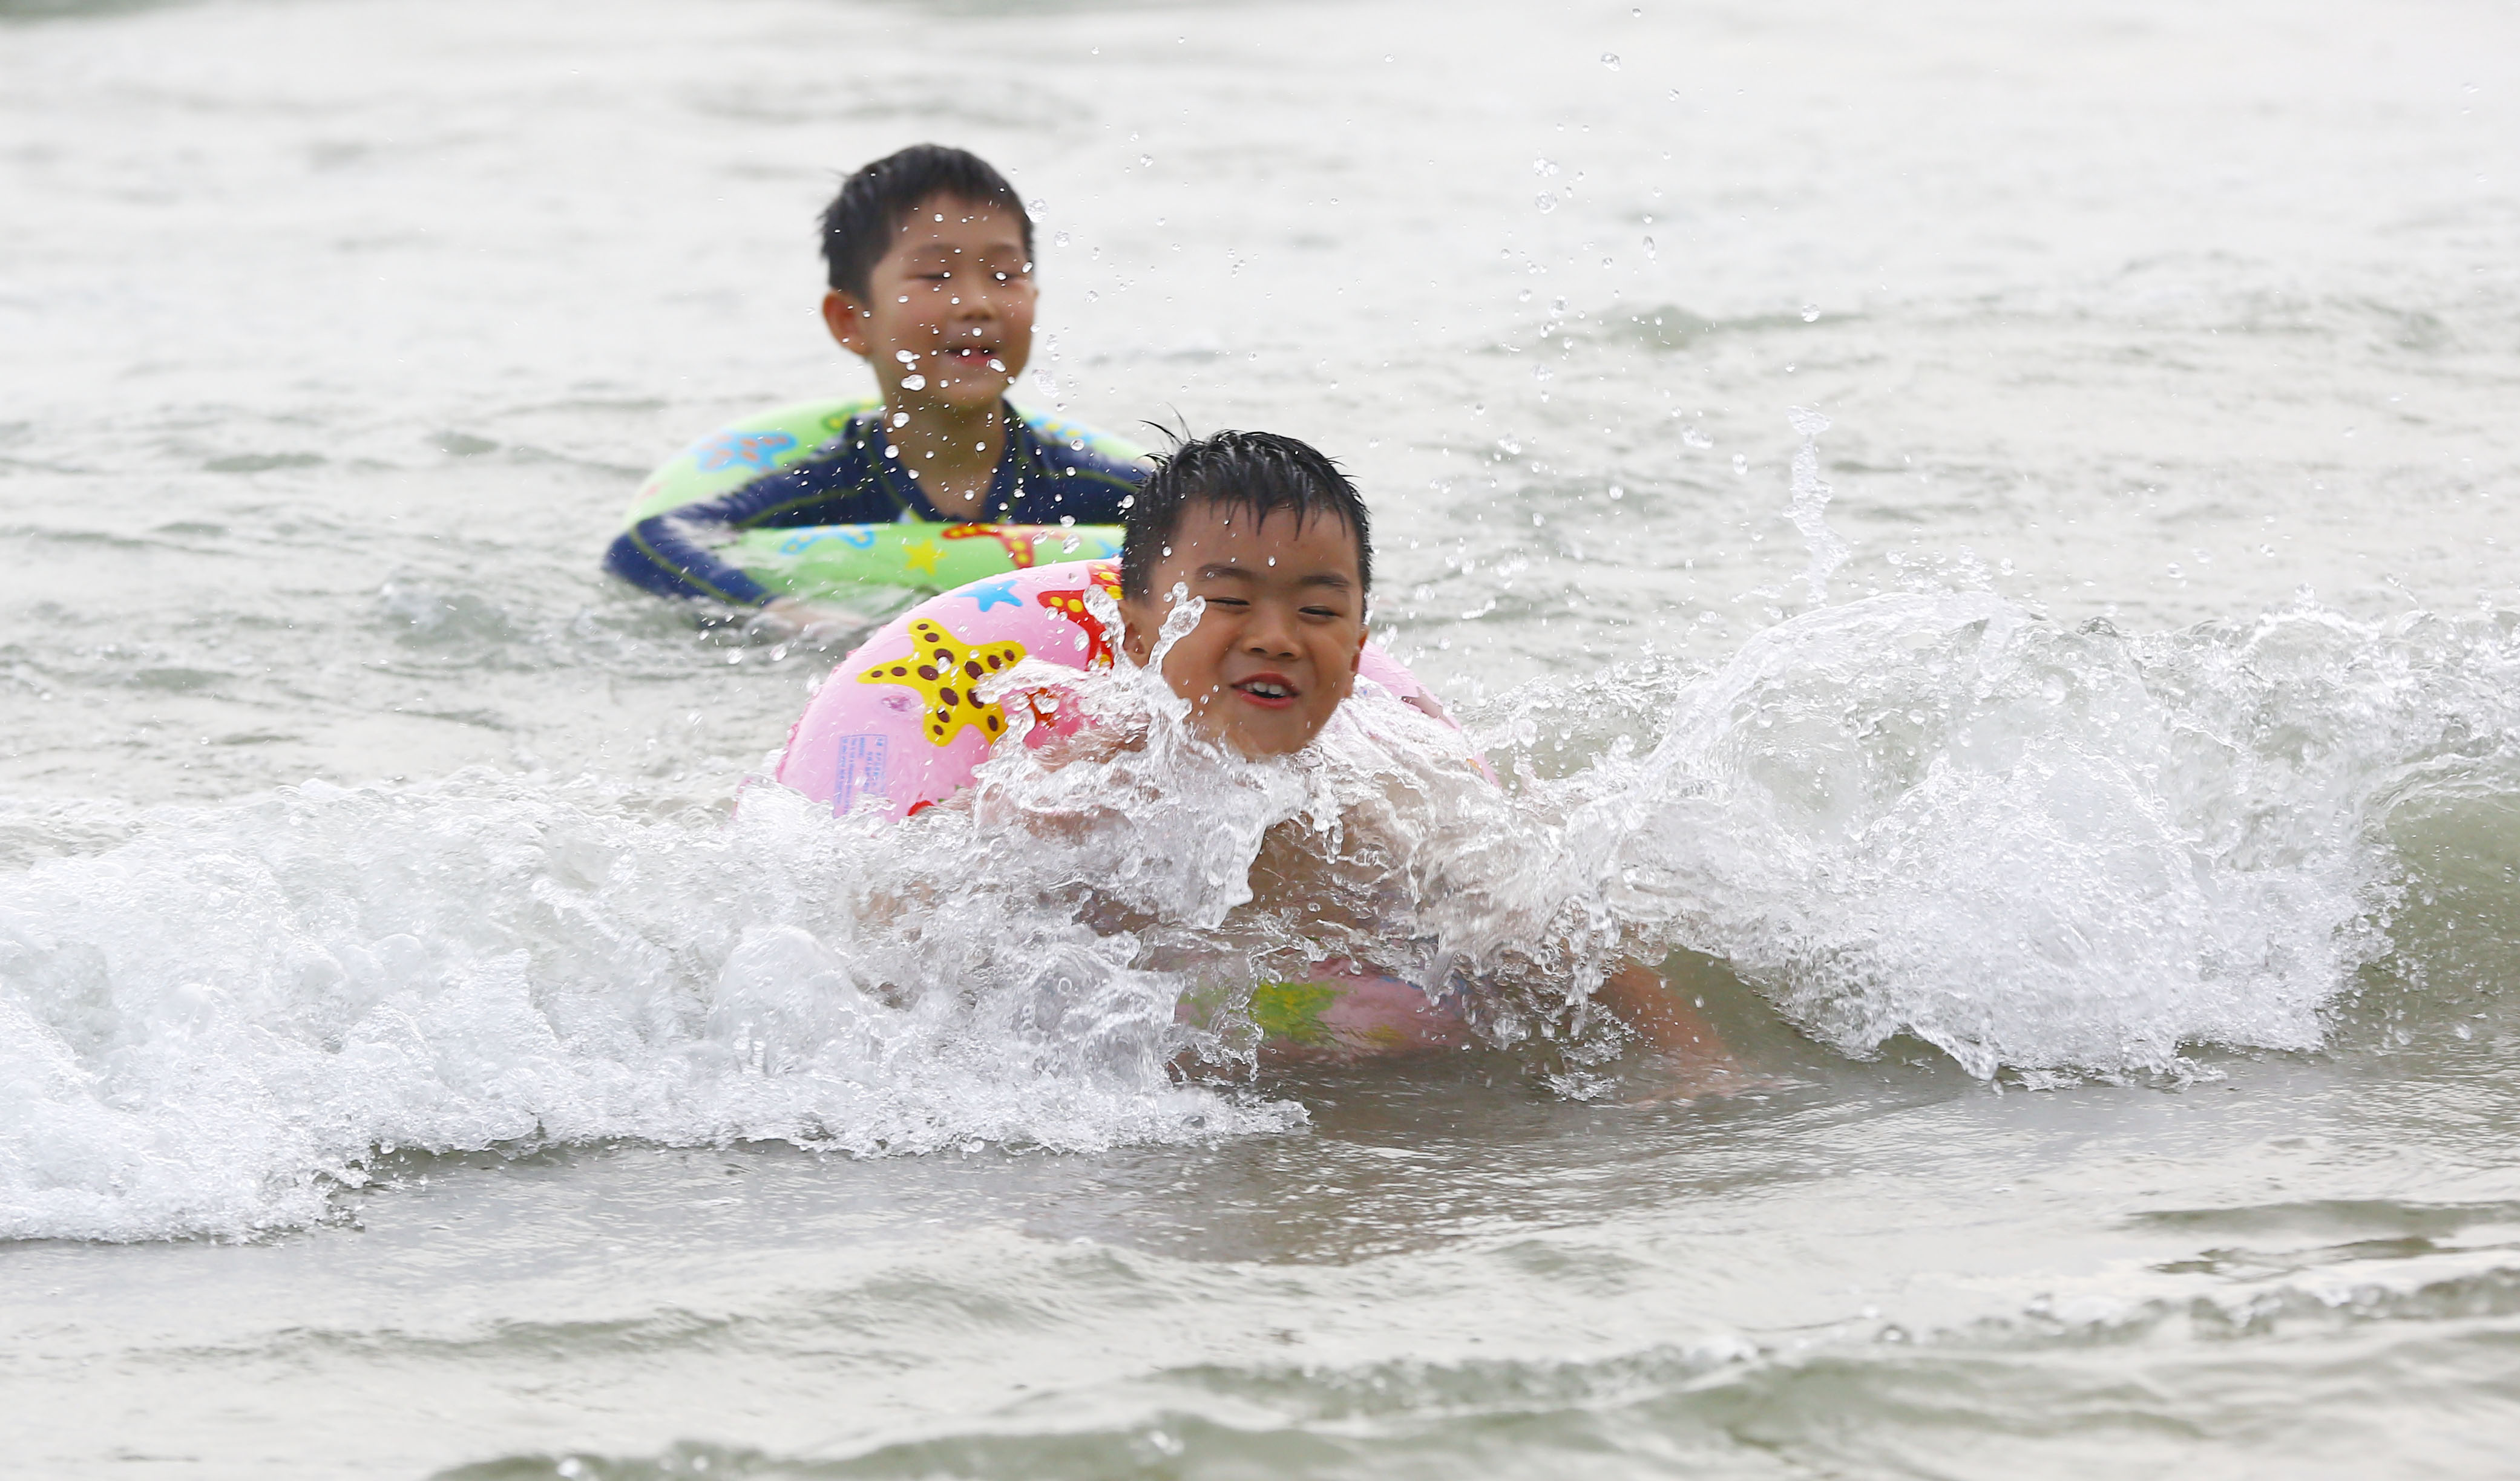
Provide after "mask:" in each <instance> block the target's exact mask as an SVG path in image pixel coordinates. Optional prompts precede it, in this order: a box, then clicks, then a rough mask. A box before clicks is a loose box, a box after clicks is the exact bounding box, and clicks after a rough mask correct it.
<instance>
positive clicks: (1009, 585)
mask: <svg viewBox="0 0 2520 1481" xmlns="http://www.w3.org/2000/svg"><path fill="white" fill-rule="evenodd" d="M963 595H964V596H966V597H968V598H970V599H971V600H972V601H974V602H977V603H978V604H980V610H982V611H984V612H985V611H987V610H988V609H989V608H990V607H993V606H997V605H998V604H999V603H1001V602H1003V603H1005V604H1006V605H1007V606H1013V607H1020V606H1023V599H1022V598H1020V597H1017V596H1016V595H1015V578H1014V577H1012V576H1001V577H999V578H998V579H997V580H995V581H982V582H979V583H977V584H975V585H973V586H972V588H971V589H970V590H969V591H967V592H965V593H964V594H963Z"/></svg>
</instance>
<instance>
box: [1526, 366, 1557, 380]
mask: <svg viewBox="0 0 2520 1481" xmlns="http://www.w3.org/2000/svg"><path fill="white" fill-rule="evenodd" d="M1555 374H1557V373H1556V372H1555V371H1553V370H1551V369H1550V368H1549V367H1548V366H1545V365H1535V366H1533V367H1532V368H1531V379H1532V380H1534V381H1546V380H1548V379H1549V378H1550V377H1552V376H1553V375H1555Z"/></svg>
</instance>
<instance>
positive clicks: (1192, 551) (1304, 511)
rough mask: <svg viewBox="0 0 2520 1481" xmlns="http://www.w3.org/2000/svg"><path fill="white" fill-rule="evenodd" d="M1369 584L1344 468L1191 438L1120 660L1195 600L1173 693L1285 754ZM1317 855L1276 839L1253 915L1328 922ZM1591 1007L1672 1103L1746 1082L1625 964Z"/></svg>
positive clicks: (1130, 534) (1229, 440)
mask: <svg viewBox="0 0 2520 1481" xmlns="http://www.w3.org/2000/svg"><path fill="white" fill-rule="evenodd" d="M1372 578H1373V524H1372V521H1371V520H1370V519H1369V517H1368V516H1367V514H1366V509H1365V501H1364V499H1363V498H1361V497H1360V496H1359V495H1358V493H1357V490H1356V485H1355V484H1354V483H1353V482H1351V481H1349V479H1348V477H1347V475H1346V474H1344V473H1342V472H1340V471H1339V470H1338V467H1337V465H1335V464H1333V463H1331V462H1330V460H1329V459H1328V458H1326V457H1324V456H1323V455H1322V454H1321V453H1320V452H1319V451H1318V450H1316V449H1315V448H1313V447H1311V446H1309V445H1308V444H1306V443H1303V442H1299V441H1297V440H1296V439H1294V438H1292V437H1286V436H1281V435H1279V434H1277V433H1274V432H1218V433H1215V434H1214V435H1212V436H1207V437H1201V438H1197V439H1195V440H1193V441H1190V442H1185V443H1183V444H1181V445H1180V446H1179V447H1177V448H1175V449H1174V450H1173V452H1172V455H1171V456H1170V457H1168V458H1164V459H1160V460H1159V461H1158V464H1157V467H1156V471H1155V473H1154V476H1153V477H1152V478H1150V479H1149V480H1148V482H1147V485H1146V487H1145V488H1144V489H1142V490H1140V492H1139V496H1138V501H1137V504H1136V505H1135V506H1134V507H1133V508H1132V509H1131V510H1130V511H1129V517H1128V529H1127V533H1126V537H1125V541H1124V544H1123V545H1122V548H1121V556H1120V604H1119V605H1120V615H1121V618H1122V621H1123V623H1124V633H1123V637H1122V645H1123V649H1124V651H1126V652H1127V653H1128V654H1129V656H1130V657H1132V658H1133V659H1135V660H1136V661H1137V662H1138V663H1140V664H1141V665H1143V664H1145V663H1147V662H1148V660H1149V658H1150V657H1151V655H1152V653H1153V650H1154V646H1155V643H1156V641H1157V639H1158V638H1159V637H1160V635H1161V634H1162V632H1163V627H1164V621H1165V619H1166V618H1167V617H1168V616H1170V615H1171V614H1172V611H1173V609H1174V607H1175V606H1178V605H1179V604H1181V603H1183V602H1186V601H1189V600H1192V599H1196V600H1197V601H1198V602H1199V603H1200V604H1201V608H1200V611H1199V615H1198V621H1197V623H1196V624H1195V625H1194V626H1193V627H1192V628H1190V630H1189V631H1187V632H1184V633H1182V634H1180V635H1179V636H1178V637H1177V638H1176V639H1175V640H1174V642H1173V644H1172V646H1171V647H1170V648H1169V649H1167V650H1166V651H1165V652H1164V657H1163V667H1162V670H1161V672H1162V676H1163V680H1164V683H1165V685H1166V686H1167V687H1168V688H1170V689H1171V690H1172V692H1173V693H1174V694H1175V695H1176V696H1180V697H1181V698H1182V699H1184V700H1186V701H1188V702H1189V704H1190V706H1191V724H1192V725H1193V728H1195V729H1196V730H1198V731H1199V732H1200V733H1202V734H1204V735H1205V736H1207V737H1208V739H1210V740H1215V741H1216V742H1218V743H1219V744H1221V745H1223V746H1224V747H1225V748H1227V749H1229V750H1232V751H1235V752H1238V753H1239V754H1241V755H1243V756H1246V757H1263V756H1283V755H1289V754H1292V753H1293V752H1295V751H1299V750H1301V749H1303V748H1304V747H1305V746H1307V745H1310V744H1311V743H1312V742H1313V740H1314V739H1315V738H1316V737H1318V736H1319V735H1320V734H1321V733H1322V728H1323V727H1324V726H1326V725H1328V723H1329V718H1330V716H1331V714H1332V713H1333V712H1334V711H1336V710H1337V708H1338V706H1339V704H1340V702H1341V701H1343V700H1345V699H1346V698H1347V697H1348V696H1349V695H1350V693H1352V692H1353V690H1354V688H1355V684H1356V674H1357V664H1358V661H1359V658H1360V656H1361V655H1362V654H1363V652H1364V651H1365V641H1366V611H1367V607H1366V598H1367V592H1368V586H1369V583H1370V582H1371V580H1372ZM1087 753H1088V754H1090V748H1089V750H1088V751H1087ZM1276 834H1284V836H1276ZM1307 840H1311V841H1309V842H1308V841H1307ZM1317 843H1318V840H1317V839H1313V835H1312V832H1311V830H1285V829H1283V828H1282V829H1281V830H1273V837H1272V839H1271V840H1270V841H1269V842H1267V843H1264V845H1263V848H1262V857H1261V859H1260V860H1259V861H1257V862H1255V865H1254V867H1253V871H1252V878H1251V882H1252V887H1253V892H1254V904H1255V905H1256V906H1257V907H1259V908H1261V909H1279V910H1285V911H1293V910H1295V909H1297V908H1299V906H1300V907H1302V908H1307V909H1310V910H1319V909H1320V908H1321V905H1322V899H1323V896H1324V894H1325V893H1326V892H1325V891H1323V890H1322V889H1321V888H1320V882H1321V875H1322V869H1323V864H1322V861H1321V860H1320V859H1319V858H1318V857H1317V856H1314V855H1312V854H1310V853H1309V852H1308V849H1309V848H1311V847H1313V846H1317ZM1273 897H1275V898H1276V899H1277V900H1278V901H1279V902H1280V903H1279V904H1277V905H1275V906H1272V905H1271V903H1270V902H1271V900H1272V898H1273ZM1312 919H1314V920H1316V921H1318V920H1322V919H1324V918H1322V917H1320V916H1318V915H1316V916H1314V917H1313V918H1312ZM1594 1001H1595V1002H1597V1003H1598V1004H1600V1005H1601V1006H1602V1007H1603V1008H1606V1009H1608V1010H1610V1012H1611V1013H1613V1014H1614V1015H1616V1016H1617V1017H1618V1018H1619V1020H1620V1021H1622V1022H1623V1023H1625V1024H1627V1026H1628V1027H1629V1028H1630V1029H1632V1030H1634V1031H1635V1032H1636V1034H1637V1035H1638V1037H1640V1038H1642V1039H1643V1040H1644V1042H1645V1043H1646V1044H1647V1045H1649V1046H1650V1047H1652V1048H1653V1049H1654V1050H1656V1051H1657V1052H1659V1053H1660V1054H1661V1055H1664V1056H1666V1058H1667V1060H1668V1061H1670V1062H1671V1063H1672V1065H1673V1066H1674V1069H1675V1074H1674V1075H1673V1076H1672V1077H1671V1080H1670V1083H1669V1084H1668V1085H1667V1086H1666V1087H1665V1088H1664V1093H1665V1094H1669V1095H1697V1094H1704V1093H1708V1092H1712V1091H1720V1090H1726V1089H1731V1088H1736V1087H1738V1086H1740V1085H1742V1084H1744V1083H1746V1077H1744V1076H1743V1075H1741V1073H1740V1068H1739V1066H1738V1065H1737V1064H1736V1063H1735V1062H1734V1061H1733V1056H1732V1055H1731V1054H1730V1052H1729V1051H1727V1050H1726V1049H1725V1048H1724V1045H1723V1043H1722V1041H1721V1040H1720V1039H1718V1038H1717V1037H1716V1034H1715V1031H1714V1028H1713V1026H1712V1025H1710V1024H1709V1023H1708V1022H1707V1021H1706V1020H1705V1019H1704V1018H1703V1017H1702V1016H1700V1015H1699V1014H1698V1013H1696V1012H1695V1011H1694V1010H1691V1009H1690V1008H1688V1006H1687V1005H1686V1004H1684V1003H1682V1002H1681V1000H1680V998H1679V996H1678V995H1677V994H1675V993H1674V992H1673V991H1672V990H1671V988H1670V987H1669V986H1668V985H1667V984H1666V983H1665V982H1664V981H1663V979H1662V977H1661V975H1660V974H1659V973H1657V972H1655V971H1653V970H1652V969H1650V968H1648V967H1645V966H1643V965H1638V964H1636V963H1629V964H1627V965H1623V966H1621V967H1619V968H1617V969H1616V970H1613V971H1612V972H1610V973H1609V975H1608V976H1607V977H1606V978H1604V979H1603V981H1602V983H1601V986H1600V988H1599V989H1598V992H1597V993H1596V994H1595V997H1594ZM1442 1014H1443V1010H1440V1009H1437V1008H1436V1007H1435V1006H1434V1005H1432V1004H1424V1005H1411V1006H1410V1011H1408V1012H1407V1013H1405V1014H1403V1015H1402V1016H1400V1017H1398V1018H1394V1019H1392V1020H1391V1021H1388V1022H1383V1023H1378V1024H1375V1025H1374V1026H1373V1031H1372V1032H1370V1033H1368V1034H1367V1035H1365V1036H1364V1037H1362V1038H1360V1040H1359V1043H1360V1044H1372V1043H1384V1044H1388V1045H1390V1046H1391V1047H1393V1048H1411V1047H1425V1046H1427V1045H1430V1044H1438V1043H1443V1042H1448V1041H1447V1039H1446V1036H1445V1034H1444V1033H1443V1031H1442V1028H1441V1025H1440V1024H1438V1023H1437V1022H1435V1021H1434V1020H1435V1019H1437V1018H1439V1017H1441V1016H1442ZM1456 1026H1458V1024H1456ZM1377 1035H1379V1036H1382V1037H1376V1036H1377ZM1449 1042H1458V1040H1457V1039H1455V1040H1451V1041H1449Z"/></svg>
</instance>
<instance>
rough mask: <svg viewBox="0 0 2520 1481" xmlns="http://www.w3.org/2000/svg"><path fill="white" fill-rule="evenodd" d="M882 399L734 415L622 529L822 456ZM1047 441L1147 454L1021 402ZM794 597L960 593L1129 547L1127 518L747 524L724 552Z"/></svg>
mask: <svg viewBox="0 0 2520 1481" xmlns="http://www.w3.org/2000/svg"><path fill="white" fill-rule="evenodd" d="M881 404H882V403H881V402H878V401H875V400H871V399H862V400H856V401H799V402H796V403H794V404H793V405H789V406H781V407H773V408H772V409H770V410H769V411H765V412H759V413H756V414H754V415H752V416H749V417H746V418H743V419H742V420H741V421H738V422H733V423H729V424H728V425H727V426H722V427H720V428H718V429H717V430H716V431H714V432H711V433H709V434H708V435H707V436H705V437H702V438H700V439H699V440H698V441H697V442H695V443H693V444H692V445H691V446H689V447H687V448H685V449H683V450H682V451H681V452H679V453H676V454H675V455H674V456H672V457H671V458H668V459H666V460H665V462H664V464H663V465H662V466H660V467H659V468H658V469H657V470H656V471H654V472H652V473H650V474H649V475H648V478H647V481H646V482H644V483H642V484H640V485H639V492H638V494H637V495H636V496H635V497H633V498H632V500H631V501H630V509H629V513H628V514H627V515H626V516H623V519H622V527H623V528H625V529H626V528H628V527H629V526H631V525H634V524H637V523H638V522H639V521H640V520H642V519H652V518H654V517H655V516H658V515H661V514H665V513H667V512H668V511H671V510H677V509H681V508H682V507H683V506H684V505H687V504H697V503H698V502H699V501H700V500H703V499H714V498H716V497H717V496H718V495H720V494H724V493H731V492H733V491H734V490H736V489H739V488H742V487H743V485H745V484H747V483H750V482H751V481H752V480H753V479H755V478H758V477H760V476H762V475H763V474H764V473H770V472H775V471H778V470H780V469H782V468H786V467H787V465H789V464H791V463H796V462H800V461H802V460H803V459H806V458H808V457H811V456H813V453H814V450H815V449H816V448H818V447H820V446H822V445H823V444H824V443H826V442H829V441H831V440H832V438H833V437H836V436H838V435H839V434H840V433H842V432H844V431H846V430H848V426H849V420H850V419H851V418H853V417H855V416H857V415H858V414H859V413H861V412H869V411H874V410H875V409H877V407H878V406H880V405H881ZM1016 413H1017V415H1019V416H1021V417H1022V418H1023V420H1024V425H1025V426H1029V427H1031V428H1032V430H1033V434H1034V435H1036V436H1038V437H1040V438H1041V439H1042V440H1044V441H1046V442H1063V443H1066V444H1068V445H1069V446H1071V447H1090V448H1093V449H1094V450H1096V451H1097V452H1100V453H1102V454H1103V455H1104V456H1106V457H1110V458H1114V459H1118V460H1122V461H1131V460H1135V459H1139V458H1144V457H1145V456H1147V454H1146V450H1145V449H1143V448H1141V447H1138V446H1137V445H1136V444H1134V443H1131V442H1128V441H1126V440H1124V439H1122V438H1119V437H1114V436H1112V435H1111V434H1110V433H1108V432H1103V431H1097V430H1095V429H1094V428H1092V427H1089V426H1082V425H1080V424H1078V423H1074V422H1069V421H1065V420H1063V419H1061V418H1057V417H1053V416H1048V415H1045V414H1043V413H1040V412H1027V411H1024V410H1023V409H1022V408H1021V407H1017V408H1016ZM719 554H720V555H722V556H724V557H725V558H726V560H727V561H730V562H732V563H733V564H734V565H736V566H737V567H739V568H740V569H742V571H743V573H744V574H745V575H748V576H750V577H751V578H752V579H753V580H755V581H758V582H760V583H761V584H762V585H763V586H765V587H767V588H769V589H770V590H771V591H774V592H777V593H779V594H780V595H782V596H787V597H802V598H807V599H811V598H814V597H819V596H838V595H843V594H845V593H847V592H849V591H851V590H853V589H855V588H858V587H865V586H895V587H911V588H919V589H925V590H933V591H948V590H951V589H952V588H954V587H957V586H961V585H963V584H964V583H966V582H968V581H977V580H979V579H981V578H982V577H985V576H997V575H1003V574H1005V573H1006V572H1008V571H1011V570H1021V569H1024V568H1025V567H1028V566H1031V565H1035V564H1048V563H1050V562H1053V561H1103V560H1110V559H1112V558H1114V557H1117V556H1118V555H1119V554H1120V526H1118V525H1116V524H1076V525H1050V524H931V523H928V522H926V521H924V520H911V521H907V522H903V523H898V524H812V525H798V526H792V527H788V528H784V529H753V530H745V531H743V532H742V534H740V535H738V536H736V538H735V540H734V543H732V544H731V545H729V546H727V547H726V548H724V549H723V550H722V551H720V552H719Z"/></svg>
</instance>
